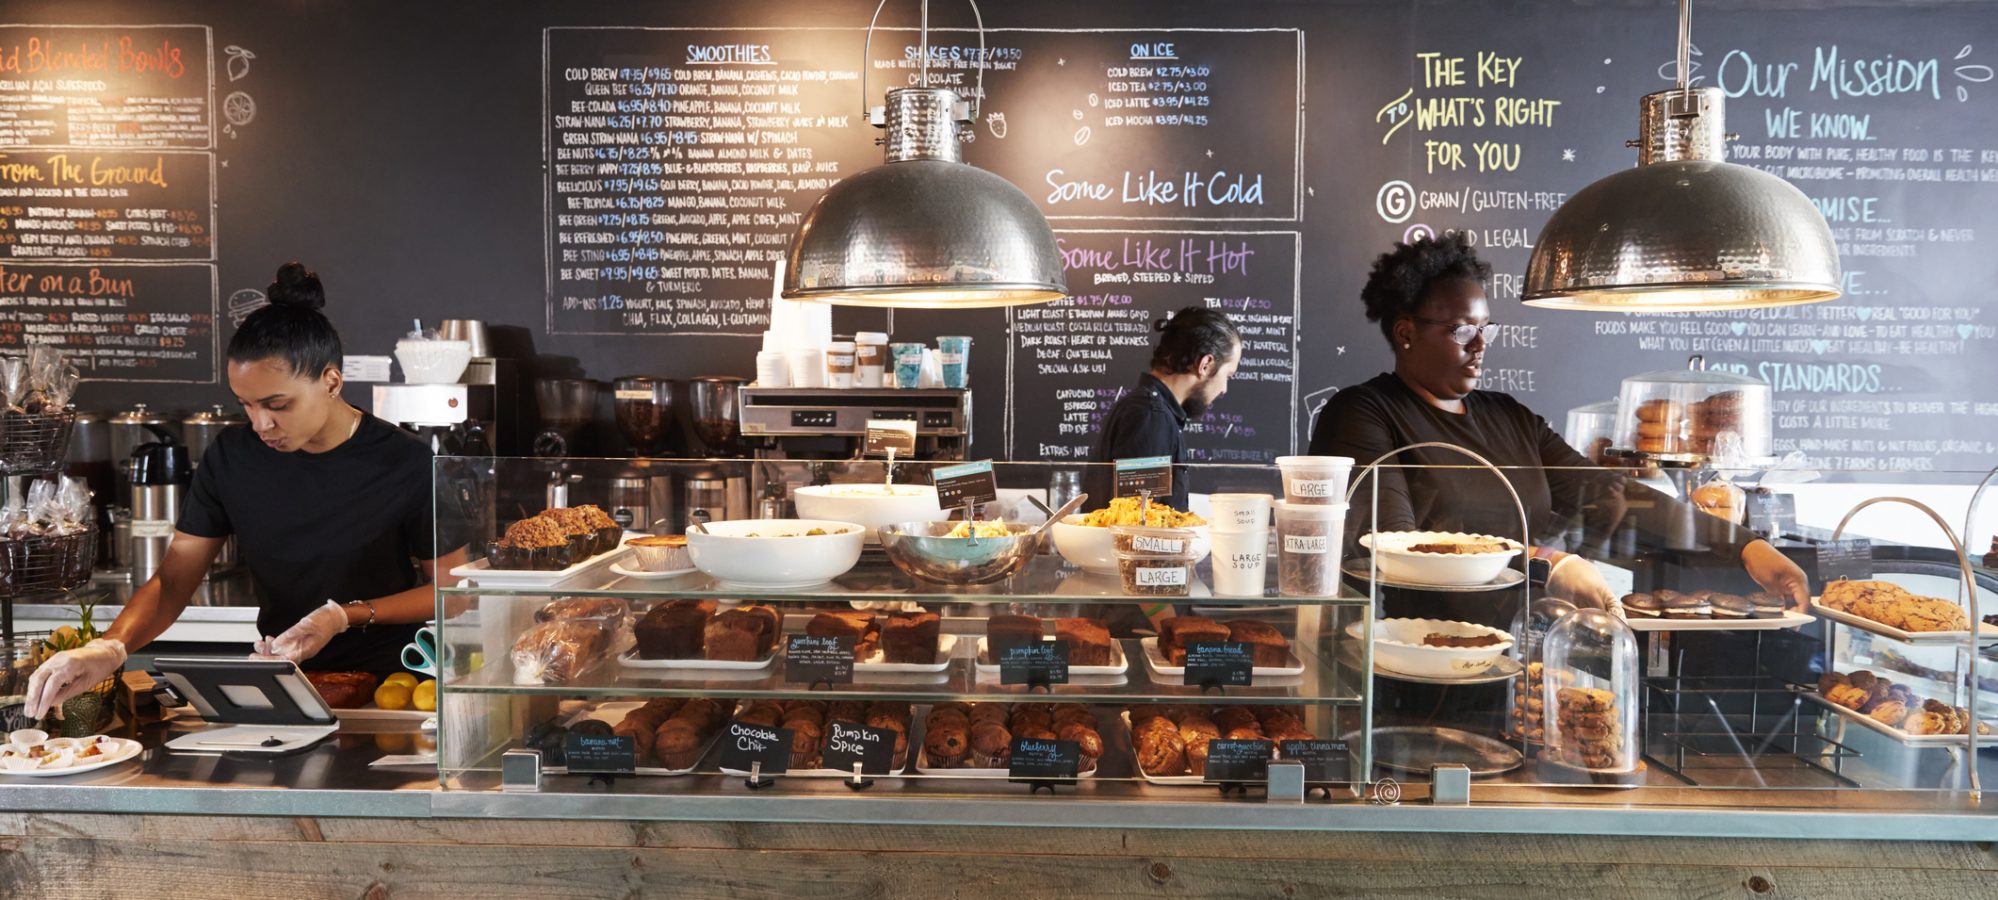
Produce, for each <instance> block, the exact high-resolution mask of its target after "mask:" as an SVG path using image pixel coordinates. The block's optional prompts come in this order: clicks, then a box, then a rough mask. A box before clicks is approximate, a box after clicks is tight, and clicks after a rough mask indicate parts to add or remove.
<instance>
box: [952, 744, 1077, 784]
mask: <svg viewBox="0 0 1998 900" xmlns="http://www.w3.org/2000/svg"><path fill="white" fill-rule="evenodd" d="M929 763H930V751H929V749H928V748H924V749H922V750H920V751H918V752H917V753H916V772H917V774H920V775H937V776H941V777H944V778H1010V777H1012V774H1013V772H1012V770H1011V769H966V768H958V769H946V768H940V767H937V766H932V765H930V764H929ZM1101 764H1102V760H1098V761H1097V765H1096V766H1090V767H1089V768H1087V769H1083V768H1079V767H1078V768H1077V769H1076V774H1075V777H1076V778H1078V779H1083V778H1095V777H1096V770H1097V768H1098V767H1100V766H1101ZM1051 780H1053V781H1067V780H1068V779H1066V778H1055V779H1051Z"/></svg>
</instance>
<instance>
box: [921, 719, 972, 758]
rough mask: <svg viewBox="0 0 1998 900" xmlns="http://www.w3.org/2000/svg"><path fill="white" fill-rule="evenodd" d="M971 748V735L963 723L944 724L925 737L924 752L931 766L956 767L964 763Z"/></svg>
mask: <svg viewBox="0 0 1998 900" xmlns="http://www.w3.org/2000/svg"><path fill="white" fill-rule="evenodd" d="M970 750H971V736H970V734H968V733H967V732H966V730H965V728H964V726H962V725H943V726H940V727H938V728H935V729H932V730H931V731H930V733H929V734H928V735H927V736H926V737H924V738H923V752H924V753H925V754H928V756H929V762H930V765H931V766H935V767H938V768H945V769H948V768H954V767H957V766H961V765H963V764H964V760H965V756H966V754H968V753H969V752H970Z"/></svg>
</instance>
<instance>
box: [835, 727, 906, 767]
mask: <svg viewBox="0 0 1998 900" xmlns="http://www.w3.org/2000/svg"><path fill="white" fill-rule="evenodd" d="M824 759H825V767H826V768H828V769H833V770H835V771H838V772H851V771H853V764H854V763H860V774H862V775H886V774H888V770H889V769H890V768H892V767H893V766H894V764H895V732H892V731H889V730H888V729H885V728H868V727H867V726H865V725H855V724H853V723H852V722H841V721H838V720H834V721H833V722H832V723H830V724H828V725H827V726H826V749H825V755H824Z"/></svg>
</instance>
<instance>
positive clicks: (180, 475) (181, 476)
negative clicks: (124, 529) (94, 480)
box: [127, 425, 194, 587]
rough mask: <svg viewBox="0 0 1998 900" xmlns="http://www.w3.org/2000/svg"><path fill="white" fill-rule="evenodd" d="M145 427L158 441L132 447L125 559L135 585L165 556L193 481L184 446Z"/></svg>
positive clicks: (159, 429)
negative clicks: (189, 486)
mask: <svg viewBox="0 0 1998 900" xmlns="http://www.w3.org/2000/svg"><path fill="white" fill-rule="evenodd" d="M146 427H147V428H148V429H149V430H150V431H151V432H152V433H153V435H154V436H155V437H157V438H158V440H156V441H152V442H149V443H145V444H140V445H139V446H138V447H135V448H133V450H132V524H131V545H130V548H129V551H128V553H127V558H128V559H130V560H131V566H132V584H133V586H135V587H136V586H138V585H141V584H145V583H146V579H148V578H151V577H153V572H154V571H156V570H158V569H159V567H160V563H161V562H163V561H164V560H165V559H166V551H167V544H168V543H170V542H172V540H173V528H174V522H175V521H177V520H178V519H179V518H180V501H181V497H182V495H183V494H184V493H185V492H186V490H187V486H188V485H189V484H190V483H191V482H193V480H194V466H193V464H192V463H190V462H189V461H188V458H187V446H186V445H184V444H182V443H180V441H179V440H177V439H175V438H174V436H173V432H171V431H168V430H166V429H165V428H163V427H161V426H158V425H148V426H146Z"/></svg>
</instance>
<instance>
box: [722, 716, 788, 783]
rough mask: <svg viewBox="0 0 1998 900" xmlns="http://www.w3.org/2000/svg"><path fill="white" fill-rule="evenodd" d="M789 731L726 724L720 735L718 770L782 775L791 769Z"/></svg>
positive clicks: (750, 725) (745, 723) (743, 724)
mask: <svg viewBox="0 0 1998 900" xmlns="http://www.w3.org/2000/svg"><path fill="white" fill-rule="evenodd" d="M792 737H793V735H792V733H791V729H789V728H776V727H772V726H769V725H752V724H749V723H747V722H736V721H730V722H729V723H728V731H726V732H724V733H723V734H722V749H721V767H722V768H724V769H735V770H738V771H742V772H751V771H759V770H758V769H757V768H756V764H757V763H762V764H763V767H762V769H761V770H760V771H761V772H762V774H764V775H782V774H784V772H785V770H787V769H789V768H790V767H791V738H792Z"/></svg>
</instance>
